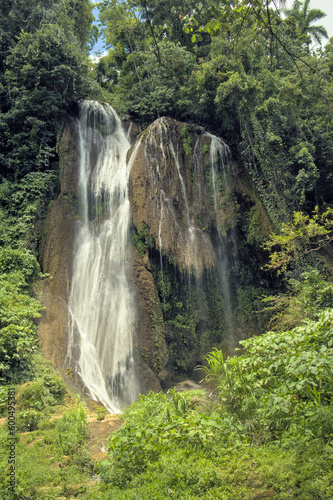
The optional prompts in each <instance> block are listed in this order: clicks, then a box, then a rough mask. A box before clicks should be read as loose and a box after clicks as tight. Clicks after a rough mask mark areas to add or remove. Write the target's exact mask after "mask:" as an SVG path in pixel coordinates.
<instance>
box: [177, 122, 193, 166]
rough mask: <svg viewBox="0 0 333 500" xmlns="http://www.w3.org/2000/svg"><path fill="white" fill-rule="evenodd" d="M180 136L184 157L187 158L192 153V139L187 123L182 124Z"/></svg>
mask: <svg viewBox="0 0 333 500" xmlns="http://www.w3.org/2000/svg"><path fill="white" fill-rule="evenodd" d="M180 137H181V141H182V145H183V149H184V152H185V157H186V159H187V158H188V157H189V156H190V154H191V153H192V139H191V135H190V130H189V128H188V126H187V125H184V127H183V128H182V129H181V131H180Z"/></svg>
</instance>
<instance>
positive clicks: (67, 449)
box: [56, 402, 88, 455]
mask: <svg viewBox="0 0 333 500" xmlns="http://www.w3.org/2000/svg"><path fill="white" fill-rule="evenodd" d="M87 425H88V421H87V415H86V412H85V407H84V404H83V403H82V402H78V404H77V406H76V408H75V409H74V410H71V411H70V412H68V413H65V414H64V415H63V416H62V417H61V419H60V420H59V421H58V422H57V425H56V431H57V440H56V447H57V450H58V452H61V453H62V454H63V455H71V454H74V453H76V452H77V451H78V449H79V447H80V446H81V445H82V444H83V442H84V439H85V438H86V437H87V436H88V434H87Z"/></svg>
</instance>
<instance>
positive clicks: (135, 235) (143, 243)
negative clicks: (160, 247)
mask: <svg viewBox="0 0 333 500" xmlns="http://www.w3.org/2000/svg"><path fill="white" fill-rule="evenodd" d="M130 239H131V244H132V245H133V246H135V248H136V249H137V250H138V252H139V254H140V257H141V258H143V256H144V255H145V253H146V252H147V250H148V248H149V247H150V246H151V244H152V243H153V240H154V238H153V237H152V236H151V235H150V229H149V226H148V225H147V224H146V223H145V222H142V223H141V226H140V227H139V228H137V227H136V226H135V225H134V226H133V227H132V229H131V236H130Z"/></svg>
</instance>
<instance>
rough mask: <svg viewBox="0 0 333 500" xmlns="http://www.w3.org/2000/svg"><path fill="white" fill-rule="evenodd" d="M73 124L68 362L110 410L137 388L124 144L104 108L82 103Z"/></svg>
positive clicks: (115, 122) (127, 400)
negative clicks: (75, 168) (76, 148)
mask: <svg viewBox="0 0 333 500" xmlns="http://www.w3.org/2000/svg"><path fill="white" fill-rule="evenodd" d="M78 128H79V143H80V172H79V207H80V208H79V210H80V221H79V222H78V227H77V232H76V237H75V257H74V263H73V273H72V282H71V286H70V291H69V339H68V353H67V363H68V364H70V366H72V367H73V368H74V369H75V371H76V373H77V374H78V375H79V377H80V378H81V381H82V383H83V384H84V386H85V387H86V388H87V389H88V390H89V392H90V395H91V397H92V398H93V399H95V400H98V401H101V402H102V403H103V404H104V405H105V406H106V407H107V408H108V410H109V411H111V412H113V413H116V412H119V411H120V409H121V408H122V407H123V406H124V405H127V404H129V403H131V402H132V401H133V400H134V399H135V398H136V396H137V394H138V392H139V387H138V384H137V381H136V380H137V379H136V374H135V363H134V359H133V338H134V329H135V307H134V297H133V296H132V294H133V292H132V291H131V286H130V259H129V252H130V246H129V223H130V204H129V198H128V176H129V170H130V166H129V165H128V164H127V162H126V155H127V152H128V150H129V147H130V143H129V141H128V139H127V137H126V134H125V132H124V130H123V128H122V125H121V122H120V119H119V118H118V116H117V115H116V114H115V112H114V111H113V109H112V108H111V107H110V106H108V105H103V104H99V103H97V102H93V101H84V102H83V103H82V104H81V106H80V118H79V123H78Z"/></svg>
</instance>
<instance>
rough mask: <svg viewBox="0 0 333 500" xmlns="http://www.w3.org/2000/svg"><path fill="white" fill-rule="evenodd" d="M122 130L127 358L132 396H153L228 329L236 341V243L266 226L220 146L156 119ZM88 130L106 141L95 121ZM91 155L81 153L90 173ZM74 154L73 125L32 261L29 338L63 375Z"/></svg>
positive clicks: (76, 217) (74, 218)
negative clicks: (36, 306)
mask: <svg viewBox="0 0 333 500" xmlns="http://www.w3.org/2000/svg"><path fill="white" fill-rule="evenodd" d="M122 123H123V127H124V129H125V130H126V133H127V137H128V138H130V140H131V142H133V145H132V147H131V149H130V150H129V152H128V156H127V158H128V165H129V168H130V177H129V201H130V207H131V217H132V221H131V224H132V230H131V232H132V238H131V243H132V249H131V251H129V252H128V259H129V261H130V268H131V277H130V279H131V287H132V289H133V297H134V300H135V310H136V324H135V331H136V335H135V339H134V345H135V353H134V358H135V363H136V366H137V373H138V375H139V378H140V387H141V392H146V391H149V390H151V389H153V390H159V389H160V387H161V385H160V384H161V383H162V384H163V383H164V382H165V380H166V379H167V378H168V376H169V375H170V373H172V372H177V370H179V372H182V373H189V372H190V371H191V369H193V368H194V367H195V366H196V364H198V363H199V362H200V361H201V360H202V357H203V355H205V354H206V353H207V352H208V350H209V349H211V347H212V346H213V345H218V346H220V345H221V344H222V343H223V342H224V340H225V338H226V337H227V333H228V331H230V332H237V335H238V338H241V337H242V335H243V333H242V332H241V330H242V328H241V322H242V320H241V321H238V323H237V321H236V320H234V319H231V316H232V314H233V307H234V306H233V304H232V302H233V301H234V302H235V297H236V295H237V294H236V288H237V286H236V285H237V283H236V281H237V279H236V278H235V276H237V269H236V268H237V265H236V257H237V258H238V257H239V256H240V255H241V251H242V249H241V251H240V247H238V246H237V245H238V243H237V237H238V236H239V234H243V235H244V238H247V240H248V242H249V243H251V241H252V240H253V241H255V240H258V241H259V240H260V238H262V237H263V234H261V233H262V231H263V227H264V226H265V225H266V226H267V227H268V226H269V225H270V221H269V218H268V217H267V214H266V213H265V211H264V210H263V208H262V206H261V204H260V203H259V201H258V197H257V196H256V194H255V191H254V189H253V188H252V187H251V186H250V185H249V182H248V181H247V180H246V179H245V178H244V177H242V176H241V175H240V174H239V172H238V170H237V168H236V166H235V164H234V163H233V162H232V161H231V158H230V153H229V150H228V148H227V146H226V145H225V144H224V143H223V141H222V140H220V139H218V138H216V137H214V136H212V135H211V134H209V133H206V132H205V131H204V129H203V128H201V127H198V126H195V125H193V124H185V123H180V122H177V121H176V120H173V119H170V118H160V119H158V120H156V121H155V122H154V123H153V124H151V125H150V126H149V127H148V128H147V129H146V130H145V131H143V132H140V129H139V127H138V126H136V125H135V124H132V123H131V121H130V120H129V117H124V118H123V119H122ZM96 127H97V130H98V132H99V133H100V134H101V135H102V136H103V134H104V135H105V134H106V132H105V130H104V128H103V123H102V122H101V123H97V125H96ZM108 133H110V132H108ZM96 144H97V145H98V141H97V142H96ZM95 149H98V147H97V146H96V147H95ZM97 153H98V151H94V150H93V149H92V150H91V153H90V155H92V157H91V164H93V165H95V164H96V158H95V157H97V156H96V155H97ZM79 156H80V151H79V137H78V128H77V122H76V121H75V120H73V119H70V118H69V119H68V120H67V122H66V124H65V126H64V129H63V132H62V135H61V139H60V143H59V157H60V168H61V193H60V195H59V197H58V199H57V200H55V201H54V202H53V204H52V206H51V208H50V211H49V215H48V218H47V221H46V226H47V231H46V233H47V237H46V242H45V245H44V251H43V255H42V265H43V271H44V272H45V273H49V274H50V276H51V277H50V278H48V279H46V280H44V282H43V288H42V301H43V305H44V306H45V310H44V312H43V317H42V319H41V322H40V325H39V336H40V342H41V346H42V349H43V351H44V353H45V355H46V356H47V357H48V358H49V359H51V360H52V362H53V363H54V364H55V365H56V366H57V367H58V368H63V367H64V362H65V358H66V353H67V336H68V298H69V290H70V284H71V278H72V266H73V252H74V240H75V234H76V228H77V225H78V223H79V222H80V207H79V197H78V183H79ZM100 205H101V207H100V208H103V200H102V201H101V203H100ZM242 211H243V212H244V213H245V212H246V214H247V215H244V214H243V213H242ZM96 214H99V216H98V217H99V218H98V217H97V215H96ZM96 214H94V212H91V213H89V217H91V219H89V220H91V221H92V222H93V224H94V225H95V226H96V228H98V224H100V223H101V221H103V217H105V214H104V211H103V210H100V211H96ZM242 217H243V219H242ZM241 219H242V222H241V224H243V226H242V227H241V228H240V229H239V227H238V226H239V224H240V223H239V221H240V220H241ZM237 225H238V226H237ZM244 228H245V229H244ZM269 229H270V228H269ZM242 231H243V232H242ZM251 239H252V240H251ZM243 246H244V245H243ZM245 258H248V256H247V255H246V256H245ZM234 269H236V271H234ZM239 317H240V318H241V317H242V313H239Z"/></svg>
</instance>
